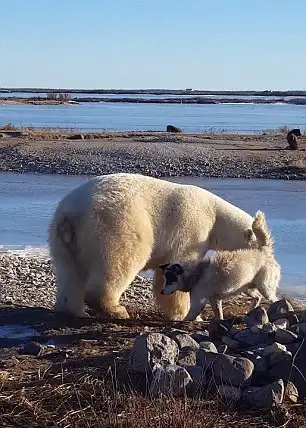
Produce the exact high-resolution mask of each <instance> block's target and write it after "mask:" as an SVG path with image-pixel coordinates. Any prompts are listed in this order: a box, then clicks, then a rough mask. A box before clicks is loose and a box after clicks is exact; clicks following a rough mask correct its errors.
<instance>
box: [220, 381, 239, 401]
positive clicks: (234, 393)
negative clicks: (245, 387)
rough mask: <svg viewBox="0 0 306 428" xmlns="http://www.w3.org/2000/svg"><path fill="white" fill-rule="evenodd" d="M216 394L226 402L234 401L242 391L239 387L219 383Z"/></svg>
mask: <svg viewBox="0 0 306 428" xmlns="http://www.w3.org/2000/svg"><path fill="white" fill-rule="evenodd" d="M218 394H220V395H221V397H222V398H223V399H225V400H226V401H227V402H235V401H238V400H240V398H241V396H242V392H241V389H240V388H235V387H234V386H228V385H220V386H219V387H218Z"/></svg>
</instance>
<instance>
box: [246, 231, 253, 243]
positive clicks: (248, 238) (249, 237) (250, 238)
mask: <svg viewBox="0 0 306 428" xmlns="http://www.w3.org/2000/svg"><path fill="white" fill-rule="evenodd" d="M253 234H254V232H253V230H252V229H247V230H245V231H244V237H245V240H246V241H247V242H251V241H252V238H253Z"/></svg>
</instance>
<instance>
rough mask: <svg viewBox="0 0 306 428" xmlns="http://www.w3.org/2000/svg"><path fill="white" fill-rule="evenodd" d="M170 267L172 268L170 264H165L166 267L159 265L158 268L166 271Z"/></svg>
mask: <svg viewBox="0 0 306 428" xmlns="http://www.w3.org/2000/svg"><path fill="white" fill-rule="evenodd" d="M169 266H170V263H165V264H164V265H159V266H158V267H159V268H160V269H162V270H163V271H165V270H166V269H167V267H169Z"/></svg>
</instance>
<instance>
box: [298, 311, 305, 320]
mask: <svg viewBox="0 0 306 428" xmlns="http://www.w3.org/2000/svg"><path fill="white" fill-rule="evenodd" d="M299 322H301V323H306V309H304V310H303V311H301V313H300V316H299Z"/></svg>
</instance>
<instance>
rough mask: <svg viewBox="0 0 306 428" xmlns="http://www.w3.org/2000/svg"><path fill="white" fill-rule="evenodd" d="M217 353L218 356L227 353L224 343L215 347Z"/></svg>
mask: <svg viewBox="0 0 306 428" xmlns="http://www.w3.org/2000/svg"><path fill="white" fill-rule="evenodd" d="M217 350H218V353H219V354H226V353H227V351H228V346H227V345H225V343H221V344H220V345H219V346H218V347H217Z"/></svg>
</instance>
